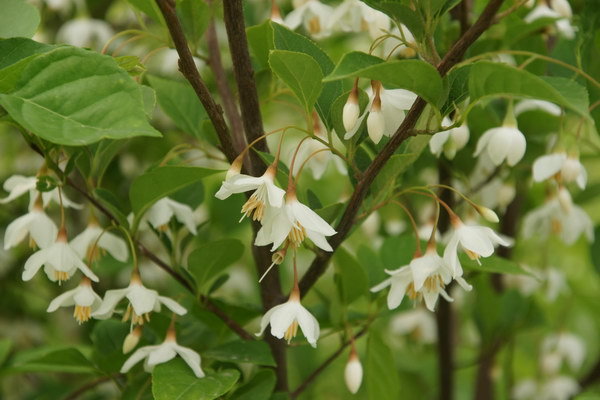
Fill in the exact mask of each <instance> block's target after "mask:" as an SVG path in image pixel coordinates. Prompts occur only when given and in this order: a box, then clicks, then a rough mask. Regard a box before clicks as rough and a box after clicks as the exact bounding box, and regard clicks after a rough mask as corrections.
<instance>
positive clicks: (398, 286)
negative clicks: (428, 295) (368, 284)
mask: <svg viewBox="0 0 600 400" xmlns="http://www.w3.org/2000/svg"><path fill="white" fill-rule="evenodd" d="M385 272H386V273H387V274H388V275H390V277H389V278H388V279H386V280H384V281H383V282H381V283H379V284H378V285H375V286H373V287H372V288H371V292H379V291H381V290H383V289H385V288H386V287H388V286H389V287H390V291H389V293H388V296H387V306H388V308H389V309H390V310H393V309H395V308H397V307H398V306H399V305H400V304H401V303H402V299H403V298H404V295H405V294H408V297H409V298H410V299H411V300H415V299H417V297H418V293H417V291H416V290H415V286H414V278H413V274H412V270H411V269H410V265H405V266H402V267H400V268H398V269H395V270H392V271H389V270H386V271H385Z"/></svg>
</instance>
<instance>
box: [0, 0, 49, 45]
mask: <svg viewBox="0 0 600 400" xmlns="http://www.w3.org/2000/svg"><path fill="white" fill-rule="evenodd" d="M39 24H40V13H39V11H38V9H37V8H36V7H35V6H33V5H31V4H29V3H27V2H26V1H25V0H2V12H0V37H2V38H11V37H19V36H20V37H28V38H29V37H32V36H33V35H34V34H35V31H36V30H37V28H38V25H39Z"/></svg>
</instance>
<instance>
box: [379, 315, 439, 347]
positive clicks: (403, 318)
mask: <svg viewBox="0 0 600 400" xmlns="http://www.w3.org/2000/svg"><path fill="white" fill-rule="evenodd" d="M390 330H391V331H392V333H394V334H395V335H406V334H410V335H411V337H413V338H414V339H415V340H417V341H419V342H421V343H435V342H436V341H437V324H436V321H435V316H434V315H433V314H432V313H431V312H429V311H428V310H426V309H425V308H423V307H417V308H415V309H414V310H409V311H405V312H401V313H399V314H397V315H395V316H394V318H393V319H392V320H391V322H390Z"/></svg>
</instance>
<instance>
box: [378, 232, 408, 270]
mask: <svg viewBox="0 0 600 400" xmlns="http://www.w3.org/2000/svg"><path fill="white" fill-rule="evenodd" d="M415 249H416V242H415V237H414V235H413V234H412V233H405V234H403V235H400V236H390V237H387V238H385V240H384V241H383V244H382V245H381V249H380V250H379V255H380V257H381V262H382V263H383V266H384V267H385V268H386V269H398V268H400V267H402V266H405V265H408V263H410V261H411V260H412V259H413V256H414V254H415Z"/></svg>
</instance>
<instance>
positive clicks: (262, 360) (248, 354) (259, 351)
mask: <svg viewBox="0 0 600 400" xmlns="http://www.w3.org/2000/svg"><path fill="white" fill-rule="evenodd" d="M202 355H203V356H204V357H207V358H213V359H215V360H219V361H229V362H235V363H240V362H243V363H251V364H257V365H265V366H269V367H274V366H275V365H276V364H275V360H273V356H272V355H271V351H270V350H269V346H268V345H267V343H266V342H264V341H262V340H255V341H249V340H236V341H235V342H229V343H225V344H222V345H220V346H218V347H215V348H212V349H209V350H206V351H204V352H203V353H202Z"/></svg>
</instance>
